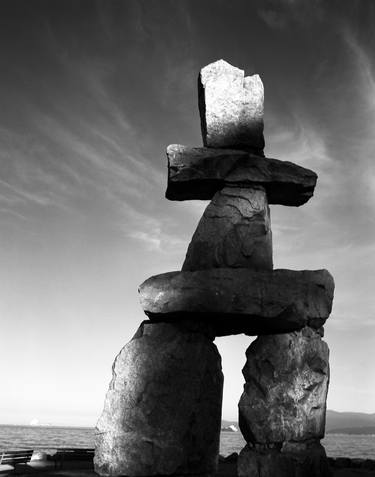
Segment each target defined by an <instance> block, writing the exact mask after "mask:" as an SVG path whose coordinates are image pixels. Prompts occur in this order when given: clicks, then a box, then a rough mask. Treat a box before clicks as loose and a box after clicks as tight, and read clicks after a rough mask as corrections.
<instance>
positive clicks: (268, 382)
mask: <svg viewBox="0 0 375 477" xmlns="http://www.w3.org/2000/svg"><path fill="white" fill-rule="evenodd" d="M199 109H200V116H201V128H202V135H203V142H204V146H205V147H199V148H189V147H184V146H180V145H172V146H169V147H168V148H167V156H168V188H167V192H166V197H167V198H168V199H170V200H189V199H201V200H207V199H211V202H210V203H209V205H208V207H207V208H206V210H205V212H204V214H203V217H202V218H201V220H200V222H199V224H198V227H197V230H196V231H195V234H194V236H193V238H192V241H191V243H190V246H189V249H188V252H187V255H186V259H185V262H184V264H183V267H182V271H180V272H170V273H164V274H162V275H157V276H154V277H151V278H149V279H148V280H146V281H145V282H144V283H143V284H142V285H141V286H140V289H139V292H140V300H141V304H142V307H143V309H144V311H145V313H146V315H147V316H148V317H149V319H150V321H145V322H143V323H142V324H141V326H140V328H139V330H138V331H137V333H136V335H135V336H134V338H133V339H132V340H131V341H130V343H128V344H127V345H126V346H125V347H124V348H123V349H122V351H121V352H120V354H119V355H118V357H117V358H116V361H115V363H114V367H113V379H112V381H111V384H110V388H109V391H108V393H107V397H106V402H105V408H104V411H103V414H102V416H101V418H100V420H99V422H98V426H97V427H98V435H97V443H96V457H95V466H96V472H97V473H99V474H100V475H112V476H115V475H128V476H151V475H203V474H205V475H207V474H213V473H214V472H215V471H216V466H217V459H218V450H219V434H220V421H221V400H222V383H223V380H222V373H221V361H220V356H219V354H218V352H217V349H216V347H215V345H214V344H213V343H212V341H213V339H214V338H215V337H216V336H225V335H231V334H238V333H245V334H247V335H254V336H256V335H259V336H258V338H257V339H256V340H255V341H254V342H253V343H252V344H251V345H250V347H249V348H248V350H247V352H246V355H247V362H246V365H245V367H244V369H243V374H244V377H245V381H246V383H245V386H244V393H243V395H242V397H241V399H240V403H239V424H240V428H241V431H242V433H243V435H244V437H245V439H246V441H247V445H246V447H245V448H244V449H243V450H242V452H241V454H240V456H239V460H238V474H239V476H240V477H245V476H246V477H273V476H275V477H276V476H277V477H309V476H310V477H318V476H326V475H329V469H328V465H327V459H326V455H325V451H324V449H323V447H322V446H321V445H320V439H321V438H322V437H323V435H324V425H325V406H326V395H327V389H328V381H329V366H328V347H327V345H326V343H325V342H324V341H322V339H321V336H322V334H323V333H322V330H323V328H322V327H323V324H324V322H325V321H326V319H327V318H328V316H329V314H330V312H331V307H332V299H333V290H334V283H333V279H332V277H331V275H330V274H329V273H328V272H327V271H326V270H317V271H307V270H304V271H292V270H273V263H272V238H271V224H270V211H269V204H282V205H287V206H300V205H302V204H304V203H305V202H307V201H308V200H309V199H310V198H311V197H312V195H313V191H314V188H315V184H316V180H317V176H316V174H315V173H314V172H312V171H310V170H308V169H305V168H303V167H300V166H298V165H296V164H292V163H290V162H283V161H279V160H276V159H269V158H265V157H264V153H263V149H264V138H263V85H262V82H261V79H260V78H259V76H258V75H254V76H250V77H245V76H244V72H243V71H242V70H240V69H238V68H235V67H233V66H231V65H229V64H228V63H226V62H225V61H222V60H220V61H217V62H215V63H212V64H210V65H208V66H206V67H205V68H203V69H202V70H201V73H200V76H199Z"/></svg>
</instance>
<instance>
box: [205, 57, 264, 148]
mask: <svg viewBox="0 0 375 477" xmlns="http://www.w3.org/2000/svg"><path fill="white" fill-rule="evenodd" d="M198 95H199V112H200V117H201V128H202V137H203V144H204V145H205V146H206V147H215V148H231V149H242V150H245V151H249V152H253V153H255V154H260V155H263V149H264V137H263V103H264V88H263V83H262V80H261V79H260V77H259V75H253V76H247V77H245V72H244V71H243V70H240V69H239V68H236V67H234V66H232V65H230V64H229V63H227V62H226V61H224V60H219V61H216V62H215V63H211V64H209V65H207V66H205V67H204V68H202V69H201V72H200V74H199V78H198Z"/></svg>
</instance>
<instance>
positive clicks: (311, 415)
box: [239, 328, 329, 444]
mask: <svg viewBox="0 0 375 477" xmlns="http://www.w3.org/2000/svg"><path fill="white" fill-rule="evenodd" d="M328 355H329V351H328V346H327V344H326V343H325V342H324V341H322V339H321V337H320V336H319V334H318V333H317V332H316V331H314V330H312V329H311V328H304V329H303V330H301V331H298V332H294V333H286V334H278V335H271V336H260V337H258V338H257V339H256V340H255V341H254V342H253V343H252V344H251V345H250V347H249V348H248V350H247V351H246V357H247V360H246V365H245V367H244V368H243V371H242V372H243V375H244V377H245V381H246V384H245V386H244V392H243V394H242V396H241V399H240V402H239V425H240V429H241V432H242V434H243V436H244V437H245V439H246V441H247V442H252V443H263V444H265V443H272V442H274V443H275V442H282V441H298V442H299V441H306V440H309V439H319V438H322V437H324V427H325V415H326V397H327V391H328V382H329V364H328Z"/></svg>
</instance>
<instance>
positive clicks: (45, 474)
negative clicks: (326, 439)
mask: <svg viewBox="0 0 375 477" xmlns="http://www.w3.org/2000/svg"><path fill="white" fill-rule="evenodd" d="M331 464H332V471H333V477H361V476H362V477H370V476H371V477H375V461H370V460H364V459H352V460H351V459H331ZM38 465H39V467H38ZM3 475H7V474H6V473H4V474H3V473H2V472H0V476H1V477H2V476H3ZM8 475H9V476H12V475H17V476H21V477H31V476H35V477H37V476H41V477H97V474H95V472H94V471H93V468H92V464H90V463H87V462H67V463H65V464H64V468H63V469H55V468H54V467H53V464H51V463H48V464H46V463H45V462H44V463H43V462H40V463H39V464H38V462H34V465H33V466H32V467H27V468H22V466H19V467H18V468H17V470H16V472H11V473H9V474H8ZM236 475H237V473H236V459H232V460H229V462H228V461H225V460H221V462H220V464H219V469H218V473H217V474H216V477H236Z"/></svg>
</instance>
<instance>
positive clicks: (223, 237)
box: [182, 187, 272, 271]
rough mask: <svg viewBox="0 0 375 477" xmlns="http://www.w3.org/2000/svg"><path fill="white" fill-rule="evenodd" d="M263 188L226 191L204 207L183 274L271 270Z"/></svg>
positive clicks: (269, 238)
mask: <svg viewBox="0 0 375 477" xmlns="http://www.w3.org/2000/svg"><path fill="white" fill-rule="evenodd" d="M270 222H271V221H270V210H269V207H268V203H267V196H266V192H265V191H264V189H263V188H262V187H259V188H252V189H244V188H242V189H241V188H233V187H225V188H224V189H223V190H221V191H219V192H217V193H216V194H215V196H214V198H213V199H212V201H211V202H210V204H209V205H208V206H207V208H206V210H205V211H204V214H203V216H202V218H201V220H200V222H199V224H198V227H197V229H196V231H195V233H194V235H193V238H192V240H191V242H190V245H189V248H188V251H187V254H186V258H185V262H184V264H183V266H182V270H190V271H192V270H203V269H207V268H220V267H229V268H231V267H232V268H253V269H255V270H262V269H263V270H272V232H271V223H270Z"/></svg>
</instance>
